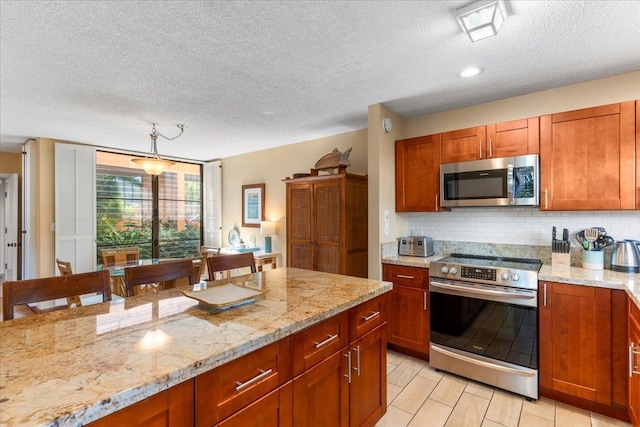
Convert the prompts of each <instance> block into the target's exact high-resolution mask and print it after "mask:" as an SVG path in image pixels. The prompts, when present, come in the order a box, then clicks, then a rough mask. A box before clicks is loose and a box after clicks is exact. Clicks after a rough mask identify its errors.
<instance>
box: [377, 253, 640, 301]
mask: <svg viewBox="0 0 640 427" xmlns="http://www.w3.org/2000/svg"><path fill="white" fill-rule="evenodd" d="M445 256H447V254H436V255H433V256H430V257H428V258H421V257H411V256H399V255H392V256H387V257H385V258H382V263H383V264H395V265H405V266H408V267H421V268H429V263H430V262H431V261H435V260H438V259H440V258H443V257H445ZM538 280H548V281H551V282H561V283H569V284H573V285H587V286H596V287H601V288H610V289H624V290H625V291H627V294H628V295H629V297H631V299H632V300H633V301H634V302H635V303H636V305H637V306H638V307H640V274H627V273H619V272H616V271H612V270H589V269H586V268H582V267H569V268H554V267H552V266H551V265H549V264H543V265H542V268H541V269H540V272H539V273H538Z"/></svg>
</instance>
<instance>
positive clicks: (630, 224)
mask: <svg viewBox="0 0 640 427" xmlns="http://www.w3.org/2000/svg"><path fill="white" fill-rule="evenodd" d="M400 215H403V214H400ZM406 215H407V227H408V230H407V234H408V235H425V236H431V237H433V239H434V240H443V241H453V242H481V243H497V244H515V245H534V246H548V245H550V243H551V228H552V227H553V226H554V225H555V226H556V227H557V229H558V238H562V229H563V228H567V229H569V235H570V237H571V238H570V240H571V245H572V246H573V247H575V248H577V247H578V243H577V242H576V241H575V239H574V238H573V236H574V235H575V233H576V232H578V231H580V230H582V229H584V228H587V227H604V228H605V229H606V230H607V234H608V235H610V236H612V237H613V238H614V239H616V240H623V239H635V240H640V211H584V212H583V211H564V212H549V211H540V210H539V209H538V208H487V209H483V208H463V209H460V208H457V209H452V211H451V212H433V213H409V214H406Z"/></svg>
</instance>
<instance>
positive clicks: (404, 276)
mask: <svg viewBox="0 0 640 427" xmlns="http://www.w3.org/2000/svg"><path fill="white" fill-rule="evenodd" d="M396 277H397V278H398V279H410V280H413V279H415V277H414V276H407V275H406V274H396Z"/></svg>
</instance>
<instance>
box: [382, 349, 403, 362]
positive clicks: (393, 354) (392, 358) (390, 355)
mask: <svg viewBox="0 0 640 427" xmlns="http://www.w3.org/2000/svg"><path fill="white" fill-rule="evenodd" d="M406 358H407V356H405V355H404V354H402V353H398V352H397V351H393V350H388V351H387V363H392V364H394V365H399V364H400V363H402V361H403V360H404V359H406Z"/></svg>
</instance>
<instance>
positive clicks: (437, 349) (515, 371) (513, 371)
mask: <svg viewBox="0 0 640 427" xmlns="http://www.w3.org/2000/svg"><path fill="white" fill-rule="evenodd" d="M431 351H435V352H438V353H442V354H444V355H446V356H449V357H453V358H455V359H459V360H462V361H464V362H467V363H472V364H474V365H478V366H482V367H488V368H491V369H495V370H498V371H502V372H508V373H510V374H516V375H521V376H523V377H533V376H534V375H535V374H536V372H537V371H528V370H527V371H522V370H519V369H514V368H509V367H507V366H500V365H497V364H494V363H489V362H485V361H482V360H476V359H472V358H470V357H465V356H461V355H459V354H456V353H454V352H452V351H448V350H445V349H444V348H442V347H439V346H437V345H434V344H431Z"/></svg>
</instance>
